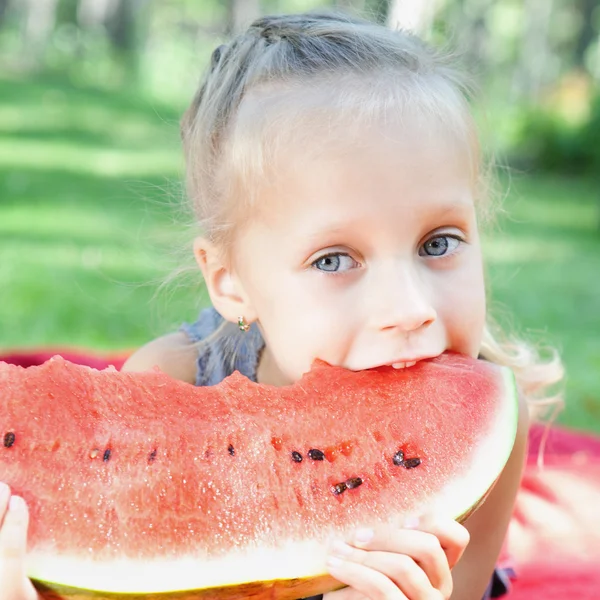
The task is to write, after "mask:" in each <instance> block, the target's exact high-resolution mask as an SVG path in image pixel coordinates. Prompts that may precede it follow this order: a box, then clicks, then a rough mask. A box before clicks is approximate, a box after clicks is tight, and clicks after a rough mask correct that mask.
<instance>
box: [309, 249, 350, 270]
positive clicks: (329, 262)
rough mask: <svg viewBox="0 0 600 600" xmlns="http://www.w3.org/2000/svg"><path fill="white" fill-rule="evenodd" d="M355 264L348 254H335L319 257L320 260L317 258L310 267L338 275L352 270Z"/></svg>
mask: <svg viewBox="0 0 600 600" xmlns="http://www.w3.org/2000/svg"><path fill="white" fill-rule="evenodd" d="M357 264H358V263H357V262H356V261H355V260H354V259H353V258H352V257H351V256H349V255H348V254H342V253H340V252H338V253H336V254H327V255H325V256H321V258H317V260H315V261H314V262H313V263H312V265H311V266H313V267H314V268H315V269H317V270H319V271H324V272H326V273H340V272H343V271H349V270H350V269H353V268H354V267H356V266H357Z"/></svg>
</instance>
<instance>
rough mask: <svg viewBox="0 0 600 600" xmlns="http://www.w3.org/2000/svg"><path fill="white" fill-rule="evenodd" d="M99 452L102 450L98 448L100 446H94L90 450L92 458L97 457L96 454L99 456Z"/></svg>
mask: <svg viewBox="0 0 600 600" xmlns="http://www.w3.org/2000/svg"><path fill="white" fill-rule="evenodd" d="M98 454H100V450H98V448H94V449H93V450H92V451H91V452H90V458H96V456H98Z"/></svg>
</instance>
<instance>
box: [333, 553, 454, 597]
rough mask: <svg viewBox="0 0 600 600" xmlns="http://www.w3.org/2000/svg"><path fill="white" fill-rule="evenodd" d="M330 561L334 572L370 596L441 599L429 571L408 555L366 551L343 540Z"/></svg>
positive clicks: (343, 580)
mask: <svg viewBox="0 0 600 600" xmlns="http://www.w3.org/2000/svg"><path fill="white" fill-rule="evenodd" d="M333 552H334V554H333V555H332V556H331V558H330V560H329V561H328V565H329V568H330V572H331V574H332V575H333V576H334V577H335V578H336V579H338V580H339V581H342V583H346V584H347V585H349V586H351V587H352V588H354V589H355V590H356V591H357V592H360V593H361V594H362V595H365V596H367V597H368V598H370V599H375V598H385V599H386V600H387V599H392V598H394V599H402V600H404V599H405V598H409V599H411V600H412V599H418V600H441V598H442V596H441V595H440V592H439V591H438V590H436V589H435V588H434V587H433V586H432V584H431V582H430V581H429V579H428V577H427V575H426V574H425V571H424V570H423V569H422V568H421V567H420V566H419V565H418V564H417V563H416V562H415V561H414V560H413V559H412V558H411V557H410V556H407V555H406V554H393V553H391V552H379V551H369V552H368V551H365V550H359V549H357V548H352V547H351V546H348V545H345V544H343V543H342V542H337V543H336V544H334V547H333Z"/></svg>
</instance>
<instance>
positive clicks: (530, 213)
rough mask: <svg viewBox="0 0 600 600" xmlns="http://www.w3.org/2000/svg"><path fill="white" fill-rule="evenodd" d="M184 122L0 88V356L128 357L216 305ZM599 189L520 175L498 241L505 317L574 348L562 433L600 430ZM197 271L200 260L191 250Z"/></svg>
mask: <svg viewBox="0 0 600 600" xmlns="http://www.w3.org/2000/svg"><path fill="white" fill-rule="evenodd" d="M178 118H179V115H178V111H177V110H175V109H173V108H171V107H166V106H161V105H158V104H157V103H155V102H151V101H149V100H147V99H146V100H145V99H143V98H140V97H137V96H128V95H127V94H125V93H107V92H99V91H97V90H86V89H77V88H76V87H74V86H71V85H69V84H67V83H65V82H64V81H51V80H49V79H39V80H37V81H17V80H10V81H7V80H4V81H0V135H1V137H0V193H1V196H0V302H1V307H2V309H1V310H0V346H1V347H4V348H9V347H14V346H28V347H30V346H40V345H70V346H84V347H89V348H96V349H126V348H132V347H136V346H138V345H140V344H142V343H144V342H145V341H147V340H148V339H150V338H152V337H154V336H156V335H159V334H161V333H164V332H167V331H170V330H171V329H173V328H174V327H177V325H178V324H179V323H180V322H181V321H183V320H186V319H191V318H193V317H194V315H195V314H196V312H197V310H198V308H199V307H200V306H202V305H204V304H205V303H206V297H205V295H204V292H203V288H202V285H201V282H200V278H199V276H198V274H197V272H196V271H194V270H192V271H191V272H190V273H189V274H188V276H187V277H178V278H175V279H174V280H173V281H172V283H171V284H170V285H168V286H166V287H164V288H161V289H158V284H159V283H160V282H163V281H165V279H166V277H167V276H168V275H169V274H170V273H172V272H173V270H174V269H175V267H176V266H177V265H178V264H180V263H179V262H178V259H177V255H176V253H177V252H178V251H183V252H185V250H186V248H187V247H188V245H189V241H190V240H191V237H192V235H193V230H191V229H190V228H189V227H187V226H182V225H181V222H182V221H186V220H187V215H186V214H185V213H184V211H182V210H181V209H180V207H181V202H180V200H181V198H182V191H181V185H180V179H181V173H180V169H181V153H180V147H179V134H178ZM599 197H600V187H599V186H598V185H596V187H594V185H593V183H592V182H589V181H581V180H567V179H560V178H549V177H545V178H542V177H536V178H532V177H526V176H523V175H521V176H515V177H514V178H513V181H512V184H511V186H510V193H509V196H508V198H507V201H506V203H505V208H506V210H507V213H508V214H507V216H505V217H504V218H503V219H502V220H501V222H500V227H499V228H496V230H494V231H493V232H490V235H488V236H487V237H486V253H487V256H488V258H489V261H490V263H489V280H490V284H491V292H492V298H493V303H492V310H493V312H494V313H495V314H497V315H498V316H499V317H500V320H501V321H502V322H504V323H510V324H511V327H512V329H513V330H514V331H516V332H518V333H521V334H524V335H527V336H530V337H532V338H533V339H534V340H535V341H536V342H539V343H543V342H546V343H550V344H553V345H555V346H557V347H558V348H559V349H561V350H562V351H563V354H564V359H565V362H566V364H567V368H568V383H567V408H566V410H565V412H564V413H563V415H562V416H561V421H562V422H564V423H568V424H570V425H574V426H578V427H583V428H586V429H592V430H595V431H598V432H600V390H599V387H600V336H599V334H600V326H599V324H600V317H599V314H598V313H599V307H600V277H599V275H600V226H599V221H600V218H599V214H598V211H599V206H600V198H599ZM187 256H188V261H187V264H188V265H191V264H192V262H191V261H190V260H189V257H191V253H189V252H187Z"/></svg>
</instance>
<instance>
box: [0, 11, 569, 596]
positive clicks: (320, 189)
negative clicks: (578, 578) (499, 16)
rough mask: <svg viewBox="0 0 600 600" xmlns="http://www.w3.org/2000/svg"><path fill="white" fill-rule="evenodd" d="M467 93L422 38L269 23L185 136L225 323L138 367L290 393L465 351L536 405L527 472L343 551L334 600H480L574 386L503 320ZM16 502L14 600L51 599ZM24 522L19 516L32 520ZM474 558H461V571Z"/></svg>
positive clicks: (8, 535)
mask: <svg viewBox="0 0 600 600" xmlns="http://www.w3.org/2000/svg"><path fill="white" fill-rule="evenodd" d="M466 89H467V88H466V85H465V84H464V82H463V78H462V76H461V75H460V73H459V72H458V71H457V70H455V69H454V68H453V67H452V66H451V65H450V63H449V61H448V60H447V59H446V58H445V57H443V56H440V55H438V54H437V53H436V52H434V51H433V50H432V49H430V48H428V47H426V46H425V45H424V44H423V43H421V42H420V41H419V40H418V39H416V38H415V37H413V36H411V35H409V34H407V33H403V32H393V31H390V30H388V29H386V28H384V27H381V26H377V25H374V24H370V23H367V22H363V21H359V20H356V19H353V18H349V17H345V16H340V15H331V14H307V15H295V16H276V17H268V18H262V19H259V20H258V21H256V22H255V23H254V24H253V25H252V26H251V27H250V28H249V29H248V30H247V31H246V32H245V33H243V34H242V35H240V36H239V37H237V38H236V39H235V40H233V41H232V42H231V43H230V44H228V45H226V46H221V47H219V48H217V49H216V50H215V51H214V53H213V56H212V63H211V66H210V69H209V72H208V73H207V75H206V77H205V80H204V81H203V83H202V85H201V86H200V89H199V90H198V93H197V94H196V97H195V98H194V100H193V102H192V105H191V106H190V108H189V110H188V111H187V113H186V115H185V117H184V119H183V126H182V135H183V141H184V147H185V153H186V158H187V172H188V188H189V195H190V199H191V201H192V203H193V207H194V210H195V213H196V215H197V218H198V221H199V224H200V226H201V232H202V233H201V234H200V236H199V237H198V238H197V239H196V241H195V244H194V253H195V256H196V258H197V261H198V263H199V265H200V268H201V270H202V273H203V275H204V279H205V281H206V286H207V289H208V292H209V294H210V298H211V300H212V304H213V307H214V308H211V309H208V310H205V311H203V312H202V313H201V315H200V317H199V320H198V321H197V322H195V323H193V324H191V325H185V326H184V327H183V328H182V330H181V331H179V332H177V333H173V334H170V335H167V336H165V337H162V338H159V339H157V340H155V341H153V342H150V343H149V344H148V345H146V346H144V347H143V348H141V349H140V350H138V351H137V352H136V353H135V354H134V355H133V356H132V357H131V358H130V359H129V361H128V362H127V363H126V365H125V367H124V369H125V370H130V371H132V370H133V371H139V370H147V369H151V368H152V367H154V366H155V365H158V366H159V367H160V368H161V369H162V370H163V371H165V372H166V373H168V374H170V375H171V376H173V377H175V378H178V379H181V380H184V381H188V382H190V383H194V384H196V385H213V384H215V383H217V382H219V381H220V380H222V379H223V378H224V377H226V376H227V375H229V374H230V373H232V371H233V370H236V369H237V370H238V371H240V372H241V373H243V374H245V375H246V376H248V377H249V378H251V379H253V380H256V381H259V382H261V383H267V384H273V385H286V384H288V383H290V382H293V381H295V380H297V379H298V378H300V377H301V375H302V374H303V373H304V372H306V371H307V370H309V368H310V365H311V363H312V362H313V361H314V360H315V359H317V358H319V359H322V360H325V361H327V362H329V363H331V364H334V365H341V366H343V367H346V368H348V369H352V370H359V369H368V368H372V367H377V366H380V365H393V366H394V367H395V368H398V369H405V368H406V369H410V368H411V366H413V365H414V364H415V363H416V362H418V361H420V360H425V359H427V358H430V357H434V356H438V355H439V354H441V353H442V352H444V351H455V352H460V353H464V354H467V355H470V356H473V357H477V356H481V357H482V358H485V359H487V360H491V361H495V362H498V363H500V364H504V365H509V366H511V367H512V368H513V369H514V370H515V373H516V376H517V379H518V382H519V385H520V388H521V392H522V403H521V404H522V406H521V411H520V420H519V426H518V434H517V439H516V442H515V445H514V450H513V452H512V455H511V457H510V459H509V461H508V464H507V465H506V468H505V469H504V471H503V473H502V475H501V476H500V478H499V480H498V482H497V484H496V486H495V487H494V489H493V491H492V492H491V494H490V495H489V497H488V499H487V501H486V502H485V504H484V505H483V506H482V507H481V508H480V509H479V510H478V511H477V512H476V513H475V514H473V515H472V516H471V517H470V518H469V519H468V520H467V522H466V523H465V524H464V526H462V525H459V524H457V523H455V522H454V521H452V520H449V519H447V518H443V517H440V516H439V515H423V517H422V518H421V519H420V520H419V521H418V522H408V523H406V524H405V527H403V528H398V529H395V530H390V529H385V528H375V529H374V530H358V531H357V532H356V533H355V535H354V536H352V537H350V538H349V539H347V540H345V541H341V540H340V541H339V542H338V543H336V544H334V545H333V547H332V548H331V553H330V560H329V563H328V568H329V569H330V572H331V573H332V574H333V575H334V576H335V577H336V578H337V579H338V580H339V581H341V582H343V583H345V584H347V585H348V587H346V588H344V589H342V590H339V591H337V592H333V593H331V594H327V600H336V599H337V600H346V599H348V600H350V599H354V598H357V599H358V598H361V597H366V598H372V599H380V598H386V599H390V600H391V599H409V600H433V599H436V598H437V599H441V598H444V599H447V598H450V597H452V599H453V600H480V599H481V598H482V597H492V596H491V595H490V594H491V593H492V592H491V588H492V584H493V585H494V587H495V591H494V596H496V595H498V594H501V593H502V592H503V590H504V587H503V585H502V582H503V573H502V571H501V569H495V565H496V562H497V559H498V556H499V553H500V550H501V546H502V543H503V540H504V537H505V533H506V529H507V526H508V522H509V519H510V516H511V512H512V508H513V502H514V499H515V495H516V492H517V489H518V486H519V481H520V476H521V471H522V466H523V461H524V456H525V447H526V437H527V428H528V413H529V411H528V406H527V404H528V403H529V405H531V404H532V403H533V402H534V400H533V392H534V391H535V392H536V393H538V397H539V392H540V390H542V389H543V388H544V387H545V386H546V384H548V383H553V382H554V381H556V380H557V379H559V378H560V363H558V362H557V361H556V360H555V361H552V362H551V363H549V364H545V365H544V364H542V363H540V361H538V360H537V358H536V355H535V353H534V352H533V351H531V350H530V349H529V348H528V347H526V346H524V345H523V344H516V343H514V342H513V343H512V344H511V345H510V346H509V345H508V344H506V343H504V344H503V343H500V342H499V341H497V340H495V339H494V337H493V336H492V334H491V331H490V327H489V325H488V324H487V322H486V306H485V285H484V273H483V267H482V254H481V245H480V238H479V230H478V218H481V217H482V216H485V215H486V214H487V212H488V208H489V202H488V200H489V198H487V197H486V195H485V185H484V184H485V169H484V168H483V166H482V157H481V152H480V149H479V147H478V139H477V134H476V130H475V125H474V123H473V120H472V117H471V115H470V112H469V105H468V96H467V94H466ZM9 495H10V493H9V490H8V489H5V488H3V489H2V490H1V493H0V515H2V514H3V513H5V516H4V524H3V527H2V529H1V530H0V561H3V563H1V562H0V565H2V564H4V566H3V567H0V589H2V590H3V592H2V593H3V596H2V598H3V600H22V599H25V600H29V599H30V598H35V594H34V592H33V589H32V588H31V584H30V583H29V582H28V581H27V580H26V578H25V576H24V574H23V569H22V562H23V555H24V553H25V550H24V548H25V538H26V520H27V512H26V508H25V507H24V505H23V503H22V502H21V501H20V499H15V498H13V499H12V500H11V502H12V504H11V508H10V509H9V510H6V506H7V503H8V498H9ZM13 504H14V506H13ZM459 559H460V560H459Z"/></svg>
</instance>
